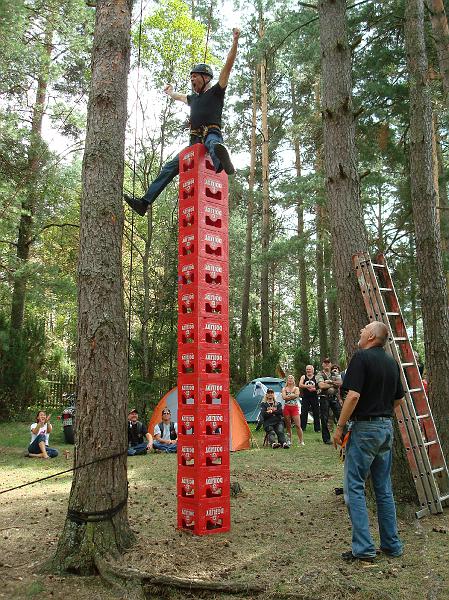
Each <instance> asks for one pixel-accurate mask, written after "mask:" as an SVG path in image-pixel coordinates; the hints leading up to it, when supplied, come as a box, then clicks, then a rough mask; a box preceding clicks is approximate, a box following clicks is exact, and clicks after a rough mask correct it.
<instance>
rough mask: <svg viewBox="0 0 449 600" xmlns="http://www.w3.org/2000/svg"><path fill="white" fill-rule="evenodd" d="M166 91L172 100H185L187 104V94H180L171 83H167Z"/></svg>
mask: <svg viewBox="0 0 449 600" xmlns="http://www.w3.org/2000/svg"><path fill="white" fill-rule="evenodd" d="M164 93H165V94H167V96H170V98H171V99H172V100H177V101H178V102H184V104H187V95H186V94H178V92H175V91H174V90H173V85H172V84H171V83H167V85H166V86H165V87H164Z"/></svg>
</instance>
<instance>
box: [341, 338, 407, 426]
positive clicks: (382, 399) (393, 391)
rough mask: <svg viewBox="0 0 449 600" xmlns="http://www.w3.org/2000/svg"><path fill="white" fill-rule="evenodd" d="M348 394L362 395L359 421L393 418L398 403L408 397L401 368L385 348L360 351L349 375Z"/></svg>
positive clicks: (351, 365) (359, 402)
mask: <svg viewBox="0 0 449 600" xmlns="http://www.w3.org/2000/svg"><path fill="white" fill-rule="evenodd" d="M343 389H344V390H346V391H347V390H354V392H358V393H359V394H360V398H359V401H358V403H357V406H356V407H355V409H354V412H353V413H352V416H356V417H381V416H393V404H394V400H399V399H400V398H402V397H403V396H404V390H403V388H402V383H401V378H400V375H399V366H398V364H397V362H396V361H395V360H394V358H392V357H391V356H390V355H389V354H387V353H386V352H385V350H384V349H383V348H380V347H375V348H367V349H366V350H357V352H356V353H355V354H354V356H353V357H352V358H351V362H350V363H349V366H348V368H347V370H346V373H345V378H344V382H343Z"/></svg>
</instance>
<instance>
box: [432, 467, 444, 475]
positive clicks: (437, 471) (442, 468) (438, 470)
mask: <svg viewBox="0 0 449 600" xmlns="http://www.w3.org/2000/svg"><path fill="white" fill-rule="evenodd" d="M444 469H445V468H444V467H438V469H432V473H433V474H434V475H435V473H441V471H444Z"/></svg>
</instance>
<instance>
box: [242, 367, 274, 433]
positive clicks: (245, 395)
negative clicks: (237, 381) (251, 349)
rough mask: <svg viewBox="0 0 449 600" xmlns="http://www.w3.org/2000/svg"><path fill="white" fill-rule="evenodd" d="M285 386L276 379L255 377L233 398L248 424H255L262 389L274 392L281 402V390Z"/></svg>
mask: <svg viewBox="0 0 449 600" xmlns="http://www.w3.org/2000/svg"><path fill="white" fill-rule="evenodd" d="M284 385H285V381H284V379H278V378H276V377H257V378H256V379H253V380H252V381H250V382H249V383H247V384H246V385H245V386H243V387H242V389H241V390H240V391H239V393H238V394H237V396H236V397H235V398H236V400H237V402H238V403H239V405H240V408H241V409H242V411H243V414H244V415H245V419H246V420H247V422H248V423H255V422H256V421H257V415H258V414H259V410H260V409H259V404H260V402H261V400H262V397H263V392H264V388H265V389H266V388H271V389H273V390H274V392H275V394H276V396H277V398H278V399H279V400H281V397H280V394H281V390H282V388H283V387H284Z"/></svg>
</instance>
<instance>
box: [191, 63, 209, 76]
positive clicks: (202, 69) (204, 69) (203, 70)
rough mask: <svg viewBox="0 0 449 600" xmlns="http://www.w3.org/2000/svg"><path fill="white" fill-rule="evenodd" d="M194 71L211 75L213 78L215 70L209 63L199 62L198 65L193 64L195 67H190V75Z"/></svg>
mask: <svg viewBox="0 0 449 600" xmlns="http://www.w3.org/2000/svg"><path fill="white" fill-rule="evenodd" d="M192 73H200V74H201V75H209V77H210V78H211V79H213V77H214V72H213V71H212V69H211V68H210V67H209V65H206V64H205V63H199V64H197V65H193V67H192V68H191V69H190V75H191V74H192Z"/></svg>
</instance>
